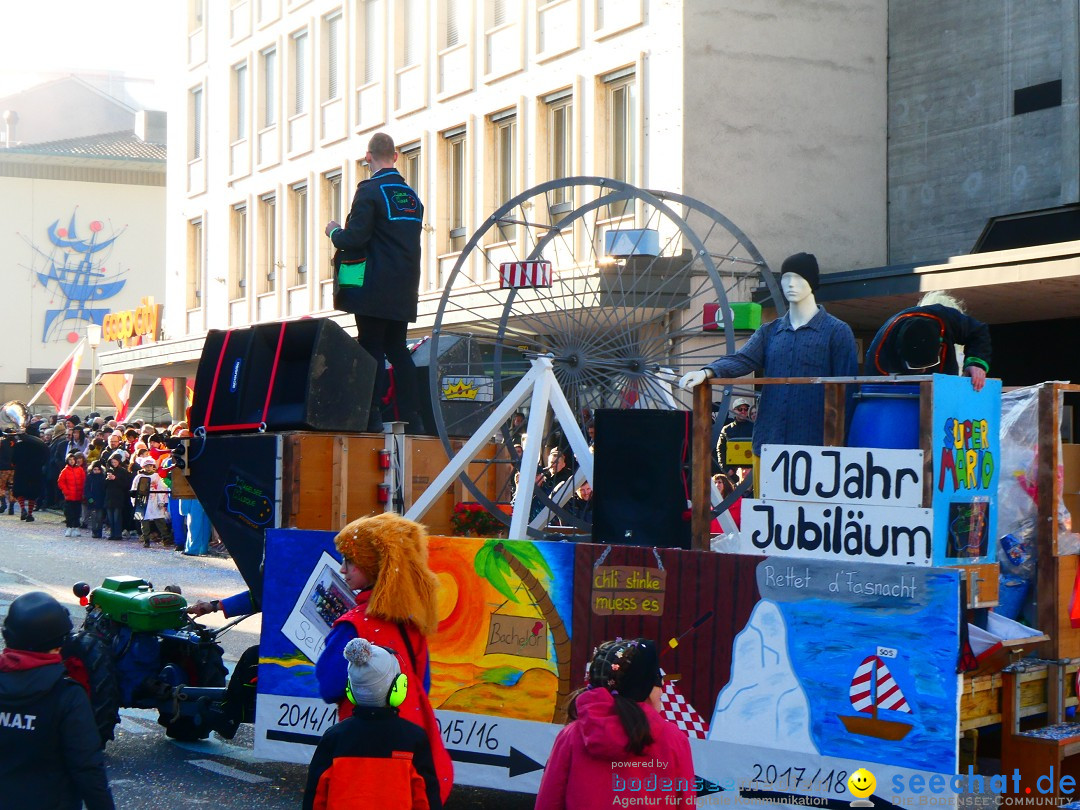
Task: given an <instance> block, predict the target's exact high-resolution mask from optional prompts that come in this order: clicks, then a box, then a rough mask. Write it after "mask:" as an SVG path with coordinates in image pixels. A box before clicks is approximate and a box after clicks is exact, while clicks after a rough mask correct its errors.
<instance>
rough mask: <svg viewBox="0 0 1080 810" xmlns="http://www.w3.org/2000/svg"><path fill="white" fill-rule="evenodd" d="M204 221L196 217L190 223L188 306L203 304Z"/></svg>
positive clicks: (197, 306)
mask: <svg viewBox="0 0 1080 810" xmlns="http://www.w3.org/2000/svg"><path fill="white" fill-rule="evenodd" d="M204 255H205V254H204V252H203V221H202V219H194V220H192V221H191V222H189V223H188V261H187V285H186V286H187V308H188V309H198V308H199V307H200V306H201V305H202V289H203V256H204Z"/></svg>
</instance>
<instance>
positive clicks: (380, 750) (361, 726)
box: [303, 706, 442, 810]
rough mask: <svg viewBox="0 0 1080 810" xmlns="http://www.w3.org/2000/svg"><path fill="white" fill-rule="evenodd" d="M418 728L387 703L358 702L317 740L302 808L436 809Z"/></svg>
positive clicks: (437, 803) (427, 758)
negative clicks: (376, 705)
mask: <svg viewBox="0 0 1080 810" xmlns="http://www.w3.org/2000/svg"><path fill="white" fill-rule="evenodd" d="M437 782H438V780H437V778H436V776H435V766H434V764H433V763H432V761H431V747H430V746H429V745H428V739H427V735H426V734H425V733H424V730H423V729H422V728H419V727H418V726H417V725H416V724H415V723H410V722H409V721H408V720H403V719H402V718H401V717H399V716H398V713H397V710H395V709H391V708H390V707H389V706H383V707H380V708H375V707H370V706H360V707H357V708H356V709H355V711H354V712H353V715H352V717H350V718H348V719H347V720H343V721H342V722H340V723H338V724H337V725H335V726H331V727H330V729H329V730H328V731H327V732H326V733H325V734H324V735H323V737H322V739H321V740H319V746H318V748H316V749H315V755H314V756H313V757H312V758H311V765H310V767H309V768H308V781H307V790H306V791H305V792H304V804H303V810H367V809H368V808H379V810H440V809H441V808H442V801H441V800H440V799H439V786H438V784H437Z"/></svg>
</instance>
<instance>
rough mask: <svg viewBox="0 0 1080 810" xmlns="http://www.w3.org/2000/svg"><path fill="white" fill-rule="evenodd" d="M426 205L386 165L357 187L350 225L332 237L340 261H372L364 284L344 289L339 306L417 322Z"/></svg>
mask: <svg viewBox="0 0 1080 810" xmlns="http://www.w3.org/2000/svg"><path fill="white" fill-rule="evenodd" d="M423 221H424V206H423V204H422V203H421V202H420V198H419V197H417V196H416V192H415V191H413V190H412V189H411V188H409V186H408V185H407V184H406V183H405V178H403V177H402V176H401V175H400V174H399V173H398V171H397V169H382V170H380V171H378V172H376V173H375V174H374V175H372V176H371V177H370V178H368V179H367V180H365V181H363V182H362V183H360V185H358V186H357V187H356V196H355V197H353V203H352V210H350V211H349V217H348V219H346V220H345V227H343V228H339V229H338V230H336V231H334V232H333V233H332V234H331V235H330V240H331V241H332V242H333V243H334V247H336V248H338V255H337V256H336V257H335V265H336V264H337V263H338V262H343V263H351V262H359V261H363V260H365V259H366V260H367V268H366V270H365V275H364V283H363V285H362V286H360V287H339V286H338V285H337V282H336V278H335V284H334V289H335V295H334V306H335V307H337V308H338V309H340V310H341V311H343V312H351V313H353V314H354V315H361V316H365V317H371V318H385V319H387V320H391V321H415V320H416V299H417V296H418V295H419V291H420V232H421V226H422V225H423Z"/></svg>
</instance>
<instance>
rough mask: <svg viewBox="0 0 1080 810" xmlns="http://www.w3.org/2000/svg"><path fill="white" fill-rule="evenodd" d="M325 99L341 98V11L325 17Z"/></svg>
mask: <svg viewBox="0 0 1080 810" xmlns="http://www.w3.org/2000/svg"><path fill="white" fill-rule="evenodd" d="M325 22H326V28H325V31H326V97H325V100H326V101H331V100H332V99H335V98H341V13H340V12H339V13H337V14H333V15H331V16H329V17H327V18H326V20H325Z"/></svg>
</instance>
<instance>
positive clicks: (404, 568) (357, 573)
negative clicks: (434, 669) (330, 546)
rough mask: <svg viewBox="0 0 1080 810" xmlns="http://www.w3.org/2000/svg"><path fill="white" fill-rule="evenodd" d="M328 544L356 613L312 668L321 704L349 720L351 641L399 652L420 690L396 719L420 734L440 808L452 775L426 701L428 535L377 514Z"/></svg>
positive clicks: (341, 622) (345, 618) (432, 582)
mask: <svg viewBox="0 0 1080 810" xmlns="http://www.w3.org/2000/svg"><path fill="white" fill-rule="evenodd" d="M334 545H335V546H336V547H337V550H338V551H339V552H341V556H342V560H343V561H342V563H341V575H342V577H344V579H345V582H346V583H347V584H348V585H349V587H350V588H352V589H353V590H354V591H356V592H357V594H356V606H355V607H353V608H352V609H351V610H349V611H348V612H346V613H345V614H343V615H342V616H341V618H339V619H338V620H337V621H336V622H334V626H333V628H332V629H331V631H330V634H329V635H328V636H327V637H326V644H325V646H324V647H323V651H322V653H321V654H320V655H319V660H318V661H317V662H316V663H315V676H316V677H317V678H318V681H319V694H320V695H321V696H322V698H323V700H325V701H326V702H327V703H337V704H338V717H339V719H342V720H344V719H345V718H346V717H348V716H349V715H350V714H351V713H352V704H351V703H350V702H349V701H348V700H347V699H346V697H345V684H346V682H347V681H348V667H347V661H346V660H345V658H344V656H343V651H344V649H345V645H346V644H348V643H349V642H350V641H351V640H352V639H354V638H366V639H367V640H368V641H370V642H372V643H373V644H378V645H380V646H383V647H389V648H390V649H392V650H394V651H395V652H396V653H398V655H399V656H400V658H401V661H402V671H403V672H404V673H405V674H406V675H407V676H408V678H409V683H410V685H412V684H422V685H423V688H422V689H419V688H415V687H413V688H410V689H409V691H408V695H407V697H406V699H405V702H404V703H403V704H402V705H401V708H400V713H401V716H402V717H403V718H404V719H406V720H409V721H411V722H413V723H415V724H416V725H418V726H420V728H422V729H424V731H425V732H426V733H427V736H428V740H429V741H430V743H431V753H432V758H433V759H434V761H435V773H436V775H437V776H438V779H439V794H440V796H441V797H442V800H443V802H445V801H446V798H447V796H449V794H450V788H451V787H452V785H453V781H454V771H453V764H452V763H451V761H450V755H449V754H447V752H446V748H445V746H444V745H443V741H442V736H441V735H440V734H439V727H438V724H437V723H436V721H435V712H434V711H433V710H432V708H431V702H430V701H429V700H428V689H429V687H430V685H431V673H430V669H429V665H430V661H429V658H428V647H427V637H428V636H431V635H433V634H434V633H435V630H436V628H437V625H438V613H437V604H436V596H435V590H436V588H437V587H438V586H437V582H438V581H437V579H436V577H435V574H433V573H432V571H431V569H430V568H429V567H428V545H427V532H425V531H424V527H423V526H421V525H420V524H419V523H414V522H413V521H411V520H406V519H405V518H403V517H401V516H400V515H396V514H394V513H393V512H384V513H383V514H381V515H375V516H373V517H366V518H360V519H358V520H354V521H353V522H352V523H350V524H349V525H347V526H346V527H345V528H344V529H342V530H341V531H340V532H338V534H337V536H336V537H335V538H334Z"/></svg>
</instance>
